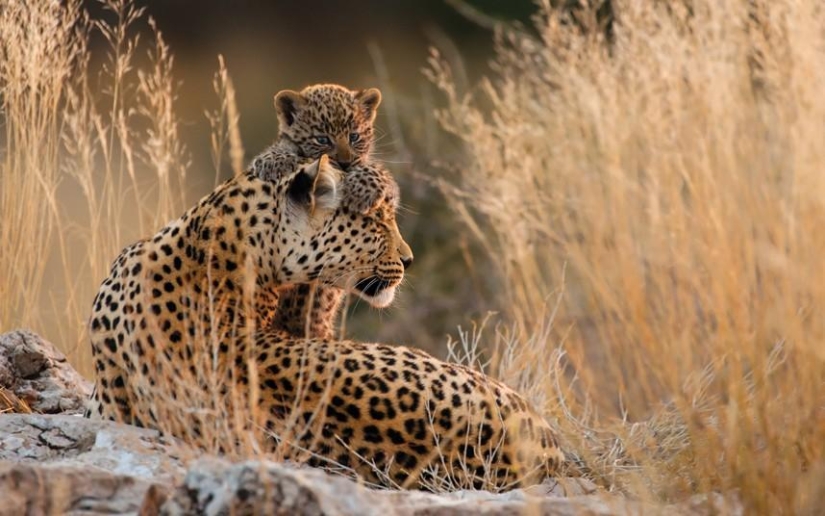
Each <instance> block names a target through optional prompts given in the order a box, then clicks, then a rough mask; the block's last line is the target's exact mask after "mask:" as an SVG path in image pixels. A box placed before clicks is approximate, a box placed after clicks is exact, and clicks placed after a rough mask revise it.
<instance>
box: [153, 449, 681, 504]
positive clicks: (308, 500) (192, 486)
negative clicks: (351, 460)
mask: <svg viewBox="0 0 825 516" xmlns="http://www.w3.org/2000/svg"><path fill="white" fill-rule="evenodd" d="M545 489H546V490H548V491H547V492H544V493H543V494H541V495H539V494H535V493H531V492H528V491H523V490H518V489H517V490H514V491H510V492H507V493H504V494H494V493H488V492H484V491H459V492H454V493H449V494H443V495H439V494H432V493H425V492H420V491H392V490H375V489H370V488H368V487H365V486H363V485H359V484H358V483H356V482H354V481H352V480H349V479H347V478H344V477H342V476H335V475H331V474H328V473H325V472H323V471H321V470H314V469H306V468H301V469H297V468H291V467H287V466H285V465H283V464H278V463H274V462H266V461H248V462H242V463H238V464H231V463H229V462H225V461H222V460H218V459H203V460H199V461H197V462H196V463H195V464H193V466H192V468H191V469H190V470H189V473H188V474H187V475H186V478H185V480H184V481H183V484H182V485H180V486H178V488H177V489H176V490H175V491H174V493H173V494H172V495H171V496H170V497H169V499H168V500H166V501H165V502H163V503H162V504H161V505H160V514H163V515H167V516H182V515H194V514H203V515H206V516H210V515H214V516H218V515H224V514H301V515H308V516H333V515H347V514H358V515H363V516H463V515H467V516H470V515H475V514H489V515H493V514H496V515H513V516H520V515H523V514H526V513H529V514H536V515H548V516H555V515H559V516H562V515H565V516H566V515H571V516H572V515H577V514H587V515H614V514H685V512H684V511H681V510H679V509H677V508H665V507H657V506H652V505H647V504H643V503H641V502H634V501H629V500H625V499H623V498H621V497H614V496H609V495H606V494H604V493H602V494H587V495H581V496H574V497H570V498H565V497H562V496H559V495H558V494H553V493H552V489H553V486H550V485H548V486H545ZM548 493H549V494H548ZM153 503H155V504H156V503H157V500H154V501H153Z"/></svg>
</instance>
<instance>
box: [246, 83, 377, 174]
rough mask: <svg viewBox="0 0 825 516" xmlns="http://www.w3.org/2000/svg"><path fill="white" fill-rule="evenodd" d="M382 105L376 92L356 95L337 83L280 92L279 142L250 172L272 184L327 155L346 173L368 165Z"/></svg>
mask: <svg viewBox="0 0 825 516" xmlns="http://www.w3.org/2000/svg"><path fill="white" fill-rule="evenodd" d="M380 103H381V92H380V91H379V90H378V89H376V88H369V89H365V90H358V91H353V90H350V89H348V88H345V87H343V86H339V85H337V84H316V85H313V86H307V87H306V88H304V89H303V90H301V91H300V92H296V91H292V90H282V91H280V92H278V94H277V95H275V109H276V111H277V113H278V124H279V133H278V138H277V140H276V141H275V143H274V144H273V145H272V146H270V147H269V148H268V149H266V150H265V151H264V152H262V153H261V154H259V155H258V156H256V157H255V159H253V160H252V163H251V164H250V166H249V170H250V171H252V172H255V175H257V176H258V177H259V178H261V179H264V180H273V179H274V178H275V176H278V175H281V174H288V173H290V172H293V171H294V170H295V169H296V168H297V167H298V166H300V165H302V164H306V162H307V161H312V160H315V159H318V158H320V157H321V156H323V155H324V154H326V155H328V156H329V157H330V158H331V159H332V160H333V161H334V162H335V163H336V164H337V165H338V167H339V168H341V169H342V170H344V171H348V170H350V168H352V167H354V166H356V165H359V164H363V163H367V161H368V159H369V154H370V151H371V150H372V144H373V132H374V129H373V122H374V121H375V116H376V113H377V109H378V105H379V104H380Z"/></svg>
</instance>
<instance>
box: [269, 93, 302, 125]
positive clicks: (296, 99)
mask: <svg viewBox="0 0 825 516" xmlns="http://www.w3.org/2000/svg"><path fill="white" fill-rule="evenodd" d="M305 104H306V99H305V98H304V97H303V96H302V95H301V94H300V93H298V92H297V91H292V90H281V91H279V92H278V93H277V94H276V95H275V110H276V111H277V112H278V123H279V124H281V127H282V128H285V127H289V126H291V125H292V124H294V123H295V119H296V118H297V113H298V111H299V110H300V109H301V108H302V107H303V106H304V105H305Z"/></svg>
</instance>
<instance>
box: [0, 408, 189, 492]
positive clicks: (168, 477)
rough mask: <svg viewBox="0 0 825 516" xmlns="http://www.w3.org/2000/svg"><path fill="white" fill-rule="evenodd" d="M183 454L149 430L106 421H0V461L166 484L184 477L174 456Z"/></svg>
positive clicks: (12, 417)
mask: <svg viewBox="0 0 825 516" xmlns="http://www.w3.org/2000/svg"><path fill="white" fill-rule="evenodd" d="M186 450H187V449H186V448H185V447H184V445H182V444H179V443H176V442H174V441H171V440H169V439H168V438H166V437H163V436H161V435H160V433H159V432H156V431H154V430H146V429H143V428H135V427H132V426H129V425H121V424H117V423H113V422H110V421H92V420H89V419H84V418H82V417H78V416H62V415H60V416H47V415H38V414H9V415H5V416H2V417H0V461H11V462H20V463H38V464H46V465H50V466H67V467H78V468H97V469H100V470H104V471H110V472H113V473H117V474H124V475H130V476H133V477H139V478H144V479H148V480H155V481H159V482H171V481H174V480H175V479H179V478H182V477H183V475H184V473H185V469H184V466H183V463H182V462H181V461H180V460H178V459H176V458H175V457H176V456H179V455H180V454H181V453H184V452H185V451H186ZM190 452H191V453H193V454H194V453H196V452H194V451H193V450H190Z"/></svg>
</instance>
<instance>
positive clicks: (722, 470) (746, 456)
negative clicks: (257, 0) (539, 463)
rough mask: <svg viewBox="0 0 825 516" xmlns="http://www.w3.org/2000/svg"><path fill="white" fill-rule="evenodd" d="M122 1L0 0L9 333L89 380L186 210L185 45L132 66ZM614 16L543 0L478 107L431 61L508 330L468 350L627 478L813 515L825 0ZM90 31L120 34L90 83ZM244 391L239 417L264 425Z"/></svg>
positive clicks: (609, 473) (822, 447) (821, 434)
mask: <svg viewBox="0 0 825 516" xmlns="http://www.w3.org/2000/svg"><path fill="white" fill-rule="evenodd" d="M106 5H108V6H109V17H108V18H107V19H106V20H105V21H99V20H98V21H91V20H88V19H87V18H86V17H85V15H84V14H83V12H82V10H81V9H80V4H79V2H78V1H76V0H70V1H68V2H57V1H44V2H33V3H31V4H26V3H22V2H2V9H0V96H1V97H2V118H3V130H4V132H3V142H2V145H3V155H2V162H1V164H0V166H2V170H1V171H0V202H2V204H0V217H2V223H0V299H2V302H0V331H5V330H9V329H11V328H13V327H19V326H31V327H33V328H37V329H40V330H41V331H43V332H44V333H46V334H47V335H49V336H51V337H52V338H53V340H55V341H58V342H61V343H62V345H63V347H64V348H65V349H66V350H67V351H68V352H69V353H70V355H71V356H72V359H73V361H74V363H75V364H78V365H79V366H80V368H81V370H83V371H84V372H86V373H89V372H90V363H89V357H88V352H89V351H88V345H87V337H86V335H85V318H86V315H87V311H88V307H89V304H90V302H91V299H92V297H93V295H94V292H95V290H96V288H97V282H98V281H99V280H100V278H103V277H104V276H105V274H106V269H107V267H108V264H109V262H110V260H111V259H112V258H113V257H115V256H116V255H117V253H118V252H119V250H120V248H121V247H122V246H123V245H124V244H125V243H128V242H130V241H133V240H135V239H136V238H137V237H139V236H144V235H147V234H150V233H151V232H153V231H154V229H155V228H157V227H160V226H161V225H162V224H163V223H165V222H166V221H167V220H169V219H171V218H173V216H176V215H177V214H178V213H180V212H181V211H182V206H183V205H184V201H185V199H183V194H182V192H183V189H182V184H183V183H182V182H183V179H184V173H185V171H186V158H185V150H184V149H183V147H182V144H181V142H180V141H179V138H178V135H177V122H176V120H175V116H174V110H173V101H174V88H173V84H174V81H173V78H172V57H171V54H170V51H169V49H168V48H167V47H166V46H165V45H164V43H163V41H162V39H161V37H160V35H159V34H158V33H157V32H156V31H155V34H156V39H155V41H151V42H148V43H147V44H148V47H149V50H150V56H149V58H148V60H146V61H143V60H142V59H139V57H140V58H142V55H141V56H136V54H137V53H138V51H139V48H140V46H139V45H138V43H139V42H138V41H137V40H136V39H135V38H134V37H133V36H130V32H129V28H130V26H131V25H132V24H135V23H140V22H141V21H140V20H141V16H142V15H143V13H142V12H140V11H139V10H135V8H133V7H132V6H131V4H129V3H128V2H125V0H112V1H111V2H110V3H108V4H106ZM612 5H613V9H614V14H615V20H614V23H613V24H612V25H611V27H610V29H609V30H606V29H605V27H603V26H600V25H599V24H598V23H597V17H596V16H595V14H594V11H592V10H591V9H589V8H582V9H578V10H575V11H574V12H575V18H572V17H570V15H569V13H568V14H567V15H563V14H561V13H560V12H558V11H555V10H554V9H552V8H551V7H550V6H549V4H547V3H546V2H542V3H541V6H540V13H539V14H538V15H537V17H536V23H535V26H534V27H530V28H529V29H514V28H512V27H506V28H505V27H500V28H499V30H498V31H497V38H498V45H497V57H496V61H495V64H496V75H495V76H494V77H492V78H490V79H489V80H486V81H483V82H482V83H481V84H480V85H478V86H477V87H476V88H475V89H474V90H473V91H472V92H471V93H470V94H464V93H460V92H461V91H462V90H461V89H457V88H456V87H455V86H454V81H453V79H452V77H451V67H450V66H449V65H448V64H447V63H446V62H445V61H444V60H443V59H442V58H441V57H440V56H439V55H438V54H434V55H433V58H432V60H431V63H430V66H429V68H428V71H427V73H428V74H429V75H430V77H431V78H432V80H433V81H434V82H435V83H436V84H437V85H438V86H439V87H440V88H441V89H442V90H443V92H444V94H445V96H446V99H447V104H446V108H445V109H443V110H442V111H441V112H440V113H439V117H440V120H441V122H442V123H443V125H444V127H445V128H446V129H447V130H448V131H450V132H452V133H454V134H455V135H456V136H457V137H458V138H459V139H460V140H461V141H462V142H463V148H464V153H463V160H462V161H461V162H458V163H451V164H449V165H448V166H449V168H450V170H451V171H453V173H454V175H453V176H452V177H454V178H455V180H454V181H441V182H440V186H441V188H442V190H443V192H444V195H445V197H446V198H447V199H448V200H449V201H450V206H451V207H452V208H453V209H454V211H455V213H456V214H457V217H458V220H460V222H461V223H462V225H463V226H462V227H463V228H465V231H468V232H469V233H470V234H472V235H474V236H475V237H477V239H478V241H479V242H480V244H481V247H482V248H483V249H484V250H485V251H486V252H487V254H488V255H489V257H491V258H492V260H491V262H492V263H493V264H494V265H495V269H494V271H493V272H494V274H495V276H494V277H495V279H496V282H497V285H498V287H499V291H500V305H501V307H502V310H503V318H504V319H505V320H506V323H503V324H502V325H499V326H497V327H495V328H493V327H492V326H493V325H492V324H491V323H488V324H487V325H486V326H485V325H483V324H482V325H480V326H479V327H478V328H476V330H475V331H473V332H467V333H465V334H462V337H461V342H462V344H463V347H462V348H460V353H455V354H453V357H454V358H459V357H460V358H461V359H462V360H464V361H467V362H470V363H472V364H474V365H482V364H480V362H479V356H481V357H485V358H484V360H485V362H484V364H483V365H484V366H486V368H487V369H488V370H490V371H492V372H493V373H494V374H495V375H497V376H500V377H501V378H503V379H505V380H506V381H508V382H509V383H511V384H512V385H514V386H517V387H519V388H520V389H521V390H523V391H524V392H526V393H528V394H529V395H530V396H531V397H532V398H533V399H534V400H536V401H537V403H539V404H540V406H541V407H543V408H544V410H545V411H546V414H547V415H548V417H550V418H551V419H553V420H554V421H555V422H556V424H558V425H559V427H560V428H561V430H562V434H563V436H564V438H565V442H566V444H567V446H568V447H569V448H570V449H571V450H575V451H576V453H577V454H578V455H579V457H580V461H579V465H580V466H581V467H582V468H584V471H585V472H586V473H587V474H588V475H589V476H592V477H594V478H595V479H596V480H597V481H599V482H600V483H601V484H603V485H605V486H607V487H608V488H610V489H612V490H616V491H622V492H626V493H629V494H631V495H634V496H639V497H643V498H650V499H655V500H678V499H681V498H682V497H684V496H686V495H690V494H693V493H707V492H711V491H721V492H725V493H730V492H737V493H738V495H739V496H740V497H741V499H742V500H743V501H744V502H745V503H746V504H747V505H748V507H749V508H750V509H751V510H754V511H758V512H761V513H771V514H774V513H801V514H804V513H814V512H815V511H816V510H817V508H818V507H820V506H821V505H822V504H824V503H825V467H823V465H822V464H823V452H825V405H824V403H825V402H823V395H822V393H823V391H824V390H825V351H823V350H825V347H823V342H822V341H823V340H825V319H822V318H821V315H820V314H821V312H822V308H823V306H825V277H824V276H825V269H823V267H822V266H821V256H823V254H825V234H822V233H820V232H819V230H820V228H821V227H822V226H823V223H825V206H824V205H823V199H825V188H824V187H825V175H823V174H822V170H821V164H822V163H824V162H825V145H823V144H822V143H823V142H822V128H823V124H824V123H825V100H823V95H822V93H823V91H825V12H824V10H823V8H822V7H821V5H820V3H819V2H817V1H815V0H800V1H791V0H781V1H773V2H771V1H768V0H693V1H691V0H685V1H676V2H664V1H662V2H657V1H651V2H637V1H631V0H625V1H616V2H613V4H612ZM91 32H98V33H102V34H103V35H104V36H105V38H106V40H107V41H108V43H109V49H110V51H109V54H108V56H106V58H105V59H104V62H105V66H104V68H103V73H102V74H100V75H98V74H92V73H90V72H89V69H90V61H91V60H92V56H91V55H90V52H89V50H88V48H87V42H88V38H89V34H90V33H91ZM605 34H608V37H605ZM141 43H143V42H141ZM140 52H142V50H140ZM138 61H139V62H140V64H139V65H138V64H136V62H138ZM215 87H216V91H217V93H218V95H219V98H220V100H221V105H220V107H219V108H218V110H217V111H216V112H215V113H213V114H211V116H210V118H209V120H210V122H211V123H212V126H213V131H214V138H213V147H214V149H215V150H214V155H213V158H214V162H215V167H216V173H217V171H218V170H219V169H220V167H221V163H222V161H223V160H224V158H223V149H224V146H225V145H226V143H227V142H229V143H230V145H229V148H230V151H229V153H228V154H229V159H230V162H231V163H232V165H233V168H234V169H235V170H237V169H238V168H240V166H241V164H242V160H243V150H242V146H241V142H240V135H239V134H238V131H237V125H236V124H237V113H236V112H235V110H234V103H233V101H232V95H233V92H232V87H231V82H230V81H229V78H228V75H227V74H226V70H225V69H224V68H223V66H222V64H221V70H220V72H219V73H218V75H217V76H216V83H215ZM97 91H102V92H103V95H98V94H93V92H97ZM217 177H218V176H217V175H216V178H217ZM447 177H451V176H449V175H448V176H447ZM58 194H60V195H61V196H60V197H58ZM59 198H60V199H67V198H74V199H75V200H74V201H72V202H61V201H58V199H59ZM454 316H455V320H456V323H458V322H460V321H461V320H462V318H463V316H462V314H454ZM485 328H486V329H485ZM493 342H494V343H495V344H492V343H493ZM204 349H205V350H208V349H210V348H209V347H204ZM479 352H480V353H481V355H479V354H478V353H479ZM206 355H208V353H206ZM207 358H208V357H207ZM250 369H254V367H253V366H252V365H250ZM203 370H204V371H208V370H209V366H208V365H205V366H204V368H203ZM215 382H220V380H219V379H216V380H215ZM193 396H195V394H193ZM185 398H188V396H183V397H182V399H185ZM249 399H254V396H253V395H250V396H249V398H248V399H246V400H244V399H240V400H238V404H239V405H240V406H244V407H246V408H247V409H248V410H249V411H252V412H253V415H255V407H254V403H248V401H249ZM247 405H249V406H247ZM176 408H177V409H178V410H182V409H183V407H175V406H171V407H170V410H169V413H168V415H167V417H169V418H172V417H174V415H175V412H176V410H175V409H176ZM220 409H221V407H220V406H216V407H204V408H203V411H202V412H201V413H202V414H203V418H204V421H205V422H210V423H211V424H214V425H216V427H217V426H220V425H223V426H225V428H216V430H215V435H219V434H221V433H224V432H230V433H231V432H232V431H233V428H235V429H237V428H247V427H248V425H247V423H245V422H243V421H221V420H220V419H217V418H215V417H214V413H215V412H213V411H219V410H220ZM242 412H243V411H240V412H239V413H242ZM254 419H256V418H254ZM250 443H253V444H250ZM239 444H242V445H243V446H241V448H239V452H243V453H254V452H255V446H254V439H252V440H251V441H249V442H246V441H244V440H243V439H241V441H239Z"/></svg>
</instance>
